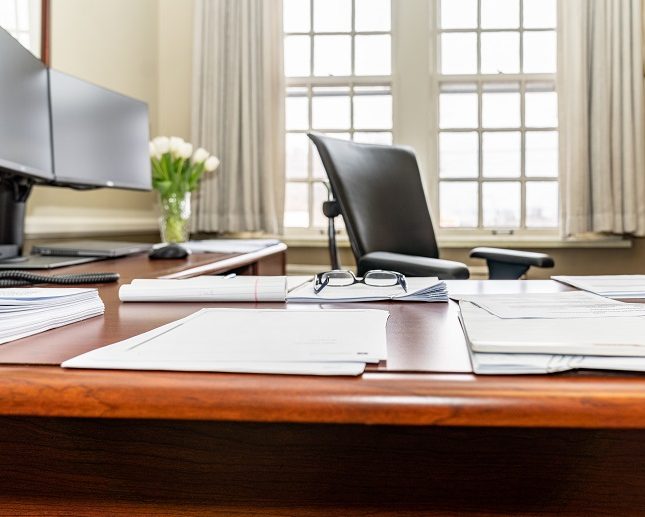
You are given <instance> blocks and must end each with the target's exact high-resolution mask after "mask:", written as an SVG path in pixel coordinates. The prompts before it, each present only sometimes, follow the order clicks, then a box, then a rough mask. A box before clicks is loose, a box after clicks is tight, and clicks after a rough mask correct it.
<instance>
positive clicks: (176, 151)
mask: <svg viewBox="0 0 645 517" xmlns="http://www.w3.org/2000/svg"><path fill="white" fill-rule="evenodd" d="M185 143H186V142H184V139H183V138H179V137H178V136H171V137H170V152H171V153H172V155H173V156H174V157H175V158H179V157H180V156H181V154H180V153H181V149H182V147H184V144H185Z"/></svg>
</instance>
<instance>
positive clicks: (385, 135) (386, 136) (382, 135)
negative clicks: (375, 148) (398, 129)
mask: <svg viewBox="0 0 645 517" xmlns="http://www.w3.org/2000/svg"><path fill="white" fill-rule="evenodd" d="M354 142H360V143H362V144H382V145H392V133H390V132H389V131H370V132H369V133H367V132H361V131H356V132H355V133H354Z"/></svg>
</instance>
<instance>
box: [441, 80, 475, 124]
mask: <svg viewBox="0 0 645 517" xmlns="http://www.w3.org/2000/svg"><path fill="white" fill-rule="evenodd" d="M468 89H469V85H465V88H464V90H463V93H461V92H458V91H457V90H452V91H450V92H442V93H440V94H439V127H441V128H442V129H446V128H465V129H469V128H476V127H477V120H478V114H477V99H478V98H477V94H476V93H471V92H469V91H468Z"/></svg>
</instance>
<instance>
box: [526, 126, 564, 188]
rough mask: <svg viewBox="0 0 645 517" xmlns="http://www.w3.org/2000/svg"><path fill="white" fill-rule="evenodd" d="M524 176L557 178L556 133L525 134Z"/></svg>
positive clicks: (530, 132) (529, 132)
mask: <svg viewBox="0 0 645 517" xmlns="http://www.w3.org/2000/svg"><path fill="white" fill-rule="evenodd" d="M525 139H526V144H525V145H526V166H525V167H526V175H527V176H550V177H553V178H555V177H557V176H558V132H557V131H527V132H526V136H525Z"/></svg>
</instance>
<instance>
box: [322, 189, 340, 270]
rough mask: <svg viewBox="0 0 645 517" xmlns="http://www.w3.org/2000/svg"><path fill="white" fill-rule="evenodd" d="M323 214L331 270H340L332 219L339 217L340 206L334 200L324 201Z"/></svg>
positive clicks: (334, 227)
mask: <svg viewBox="0 0 645 517" xmlns="http://www.w3.org/2000/svg"><path fill="white" fill-rule="evenodd" d="M322 209H323V214H325V217H327V219H328V221H327V243H328V245H329V261H330V262H331V268H332V269H340V259H339V258H338V246H337V245H336V226H335V224H334V219H335V218H336V217H338V216H339V215H340V204H339V203H338V201H336V200H335V199H332V200H331V201H324V202H323V205H322Z"/></svg>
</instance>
